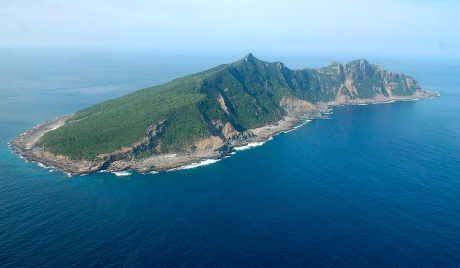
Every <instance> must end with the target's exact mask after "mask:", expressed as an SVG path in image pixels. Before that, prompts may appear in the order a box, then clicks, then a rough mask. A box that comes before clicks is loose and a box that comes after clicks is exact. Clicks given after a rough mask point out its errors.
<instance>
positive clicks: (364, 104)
mask: <svg viewBox="0 0 460 268" xmlns="http://www.w3.org/2000/svg"><path fill="white" fill-rule="evenodd" d="M358 105H361V106H366V105H367V103H358Z"/></svg>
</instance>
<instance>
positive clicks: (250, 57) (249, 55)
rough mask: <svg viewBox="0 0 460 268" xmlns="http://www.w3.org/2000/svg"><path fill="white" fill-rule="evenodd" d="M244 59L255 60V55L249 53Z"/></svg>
mask: <svg viewBox="0 0 460 268" xmlns="http://www.w3.org/2000/svg"><path fill="white" fill-rule="evenodd" d="M244 59H245V60H246V61H249V62H253V61H254V55H252V53H248V54H247V55H246V56H245V57H244Z"/></svg>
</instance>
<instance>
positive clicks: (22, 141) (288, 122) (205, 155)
mask: <svg viewBox="0 0 460 268" xmlns="http://www.w3.org/2000/svg"><path fill="white" fill-rule="evenodd" d="M439 95H440V94H439V93H434V92H425V93H424V94H415V95H413V96H412V98H408V97H401V98H398V99H396V98H392V99H389V98H383V99H378V100H376V99H372V100H359V101H356V100H354V101H345V102H329V103H326V104H327V105H328V106H336V105H350V104H355V105H356V104H368V103H373V104H376V103H391V102H394V101H398V100H418V99H424V98H431V97H433V96H439ZM323 105H324V104H323ZM331 111H332V109H330V108H328V109H327V110H324V111H323V112H322V114H321V116H319V117H318V118H322V119H328V117H327V114H330V113H332V112H331ZM71 116H72V115H69V116H63V117H58V118H55V119H52V120H49V121H46V122H44V123H41V124H39V125H37V126H36V127H34V128H32V129H30V130H28V131H27V132H25V133H23V134H21V135H20V136H19V137H17V138H16V139H14V140H12V141H11V142H10V143H9V145H10V146H12V147H13V149H14V150H15V151H17V152H18V153H19V155H20V156H21V157H24V159H25V160H26V161H32V162H36V163H39V165H40V166H42V167H48V168H49V167H52V168H55V169H59V170H62V171H64V172H66V174H69V175H71V176H78V175H85V174H89V173H95V172H100V171H102V170H109V171H111V172H113V173H114V174H115V175H116V176H129V175H130V174H131V173H130V172H128V171H127V170H136V171H137V172H139V173H142V174H145V173H150V172H158V171H163V170H181V169H190V168H196V167H200V166H205V165H209V164H212V163H215V162H217V161H219V160H220V159H221V158H223V157H227V156H229V155H230V154H231V152H235V151H243V150H247V149H251V148H254V147H257V146H262V145H263V144H264V143H265V142H266V141H267V140H269V139H271V138H272V137H273V136H274V135H276V134H278V133H287V132H290V131H292V130H295V129H297V128H299V127H301V126H303V125H305V124H307V123H308V122H310V121H311V118H309V119H306V118H299V117H295V116H287V117H285V118H284V119H283V120H280V121H278V122H276V123H274V124H270V125H266V126H263V127H259V128H255V129H250V130H248V132H251V133H252V134H254V135H252V136H250V137H247V138H245V139H244V140H237V141H228V144H229V151H227V152H225V153H222V152H220V151H218V150H215V149H205V150H201V151H197V152H193V153H174V154H162V155H153V156H149V157H146V158H142V159H134V160H115V161H111V162H107V161H105V162H104V161H102V160H101V161H99V162H91V161H85V160H71V159H69V158H68V157H65V156H61V155H57V156H56V155H53V154H51V153H49V152H47V151H44V150H43V149H42V148H40V147H38V146H36V143H37V141H38V140H39V139H40V138H41V137H42V136H43V135H44V134H45V133H46V132H47V131H50V130H53V129H56V128H58V127H60V126H62V125H64V124H65V121H66V120H67V119H68V118H70V117H71Z"/></svg>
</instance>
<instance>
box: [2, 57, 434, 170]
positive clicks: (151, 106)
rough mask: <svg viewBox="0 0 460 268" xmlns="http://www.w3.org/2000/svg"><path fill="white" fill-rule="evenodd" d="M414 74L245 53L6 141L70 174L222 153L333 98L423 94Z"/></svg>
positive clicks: (307, 115)
mask: <svg viewBox="0 0 460 268" xmlns="http://www.w3.org/2000/svg"><path fill="white" fill-rule="evenodd" d="M435 95H436V93H434V92H431V91H426V90H423V89H421V88H420V86H419V85H418V83H417V81H416V80H415V79H414V78H412V77H409V76H404V75H403V74H400V73H395V72H392V71H387V70H384V69H383V68H382V67H380V66H377V65H372V64H369V63H368V62H367V61H366V60H363V59H361V60H356V61H352V62H350V63H347V64H343V63H337V62H333V63H331V64H330V65H329V66H328V67H324V68H318V69H308V68H306V69H300V70H291V69H289V68H287V67H286V66H285V65H284V64H283V63H281V62H272V63H270V62H265V61H261V60H259V59H257V58H255V57H254V56H253V55H252V54H251V53H249V54H248V55H246V56H245V57H244V58H243V59H241V60H239V61H237V62H234V63H231V64H224V65H220V66H217V67H215V68H212V69H209V70H207V71H204V72H200V73H197V74H193V75H189V76H185V77H182V78H178V79H175V80H173V81H171V82H169V83H166V84H163V85H158V86H154V87H150V88H146V89H142V90H139V91H136V92H133V93H130V94H128V95H125V96H122V97H119V98H116V99H112V100H108V101H105V102H103V103H100V104H97V105H94V106H91V107H89V108H86V109H83V110H80V111H77V112H75V113H74V114H72V115H68V116H63V117H59V118H56V119H53V120H49V121H47V122H44V123H42V124H40V125H38V126H36V127H34V128H32V129H30V130H28V131H27V132H25V133H24V134H22V135H20V136H19V137H17V138H16V139H14V140H12V141H11V142H10V145H11V146H12V147H13V148H14V149H15V150H16V151H18V152H19V153H20V154H21V155H22V156H23V157H24V158H26V159H27V160H29V161H34V162H38V163H42V164H43V165H46V166H53V167H56V168H59V169H61V170H63V171H65V172H68V173H69V174H71V175H74V176H75V175H83V174H88V173H94V172H98V171H102V170H111V171H123V170H137V171H138V172H141V173H145V172H150V171H161V170H169V169H173V168H177V167H181V166H184V165H187V164H190V163H196V162H200V161H204V160H207V159H219V158H222V157H224V156H227V155H229V154H230V153H232V152H233V151H234V148H237V147H240V146H245V145H247V144H250V143H255V142H261V141H264V140H266V139H268V138H270V137H271V136H272V135H274V134H276V133H279V132H281V131H286V130H289V129H291V128H293V127H294V126H295V125H296V124H297V123H298V122H299V121H301V120H306V119H311V118H321V117H324V116H325V114H326V113H328V112H330V108H329V107H330V106H334V105H343V104H361V103H380V102H388V101H395V100H408V99H418V98H429V97H432V96H435Z"/></svg>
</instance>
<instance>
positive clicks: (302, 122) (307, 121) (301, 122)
mask: <svg viewBox="0 0 460 268" xmlns="http://www.w3.org/2000/svg"><path fill="white" fill-rule="evenodd" d="M311 121H312V120H311V119H307V120H302V121H300V123H299V124H298V125H296V126H294V127H293V128H291V129H289V130H285V131H283V133H288V132H291V131H294V130H296V129H298V128H299V127H301V126H303V125H305V124H307V123H309V122H311Z"/></svg>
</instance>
